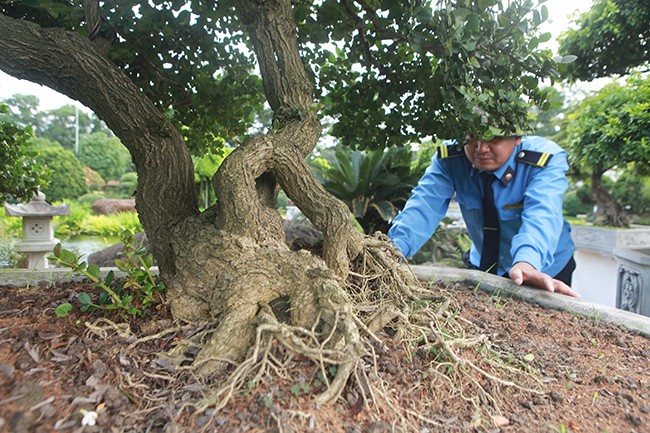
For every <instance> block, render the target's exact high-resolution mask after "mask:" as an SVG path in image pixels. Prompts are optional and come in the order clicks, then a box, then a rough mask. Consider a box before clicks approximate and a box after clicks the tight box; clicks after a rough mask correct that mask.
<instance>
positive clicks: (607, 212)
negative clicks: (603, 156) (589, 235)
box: [591, 171, 630, 227]
mask: <svg viewBox="0 0 650 433" xmlns="http://www.w3.org/2000/svg"><path fill="white" fill-rule="evenodd" d="M602 179H603V172H597V171H594V172H593V173H592V175H591V190H592V191H593V194H594V199H595V200H596V205H597V206H598V208H599V209H602V211H603V215H604V220H603V221H602V224H603V225H608V226H613V227H627V226H628V225H630V221H629V219H628V216H627V213H626V212H625V210H624V209H623V207H622V206H621V204H620V203H619V202H618V201H617V200H616V199H615V198H614V197H612V196H611V194H609V192H607V190H605V189H604V188H603V184H602Z"/></svg>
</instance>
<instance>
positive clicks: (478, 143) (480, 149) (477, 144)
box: [476, 140, 488, 152]
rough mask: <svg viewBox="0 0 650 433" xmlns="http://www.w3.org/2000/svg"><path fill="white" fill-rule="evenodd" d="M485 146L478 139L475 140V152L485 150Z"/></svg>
mask: <svg viewBox="0 0 650 433" xmlns="http://www.w3.org/2000/svg"><path fill="white" fill-rule="evenodd" d="M487 148H488V147H487V146H486V145H485V143H483V142H482V141H480V140H479V141H477V142H476V151H477V152H482V151H485V150H487Z"/></svg>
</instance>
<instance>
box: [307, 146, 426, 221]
mask: <svg viewBox="0 0 650 433" xmlns="http://www.w3.org/2000/svg"><path fill="white" fill-rule="evenodd" d="M313 167H314V169H315V174H316V176H317V177H318V179H319V180H320V181H321V183H322V184H323V186H324V187H325V189H326V190H327V191H329V192H330V193H331V194H333V195H334V196H335V197H337V198H339V199H341V200H343V201H344V202H345V203H346V204H347V205H348V207H349V208H350V211H351V212H352V214H353V215H354V217H355V218H356V219H357V221H358V222H359V224H361V226H362V227H363V230H364V232H365V233H373V232H374V231H376V230H380V231H384V232H385V231H386V230H387V228H388V222H389V221H390V220H391V219H393V218H394V217H395V216H396V215H397V211H398V210H400V209H401V208H402V207H403V206H404V203H405V202H406V200H407V199H408V197H409V195H410V192H411V189H413V186H414V185H415V182H416V181H417V178H416V177H415V176H414V175H413V173H411V168H410V167H411V151H410V149H409V148H396V147H393V148H390V149H387V150H386V151H382V150H376V151H359V150H355V151H353V150H350V149H349V148H347V147H340V148H337V149H336V150H335V152H334V154H333V155H332V154H330V155H328V159H327V164H325V163H322V162H320V163H319V162H315V164H314V165H313Z"/></svg>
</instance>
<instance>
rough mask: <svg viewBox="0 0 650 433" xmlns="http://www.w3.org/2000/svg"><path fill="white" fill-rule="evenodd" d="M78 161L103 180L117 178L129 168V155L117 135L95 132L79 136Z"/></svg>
mask: <svg viewBox="0 0 650 433" xmlns="http://www.w3.org/2000/svg"><path fill="white" fill-rule="evenodd" d="M79 161H80V162H81V163H82V164H84V165H86V166H88V167H90V168H92V169H93V170H95V171H96V172H98V173H99V175H100V176H101V177H102V178H103V179H104V180H117V179H119V178H120V176H122V175H123V174H124V173H126V171H127V170H128V169H129V166H130V165H131V155H130V154H129V151H128V150H127V149H126V148H125V147H124V146H123V145H122V143H121V142H120V140H119V139H118V138H117V137H112V136H109V135H107V134H106V133H103V132H95V133H93V134H90V135H84V136H82V137H80V139H79Z"/></svg>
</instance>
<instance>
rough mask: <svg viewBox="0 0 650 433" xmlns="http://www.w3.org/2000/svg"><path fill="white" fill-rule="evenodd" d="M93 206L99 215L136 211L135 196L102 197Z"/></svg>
mask: <svg viewBox="0 0 650 433" xmlns="http://www.w3.org/2000/svg"><path fill="white" fill-rule="evenodd" d="M92 208H93V211H94V212H95V213H96V214H98V215H111V214H117V213H120V212H136V210H135V199H134V198H101V199H99V200H96V201H95V202H94V203H93V204H92Z"/></svg>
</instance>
